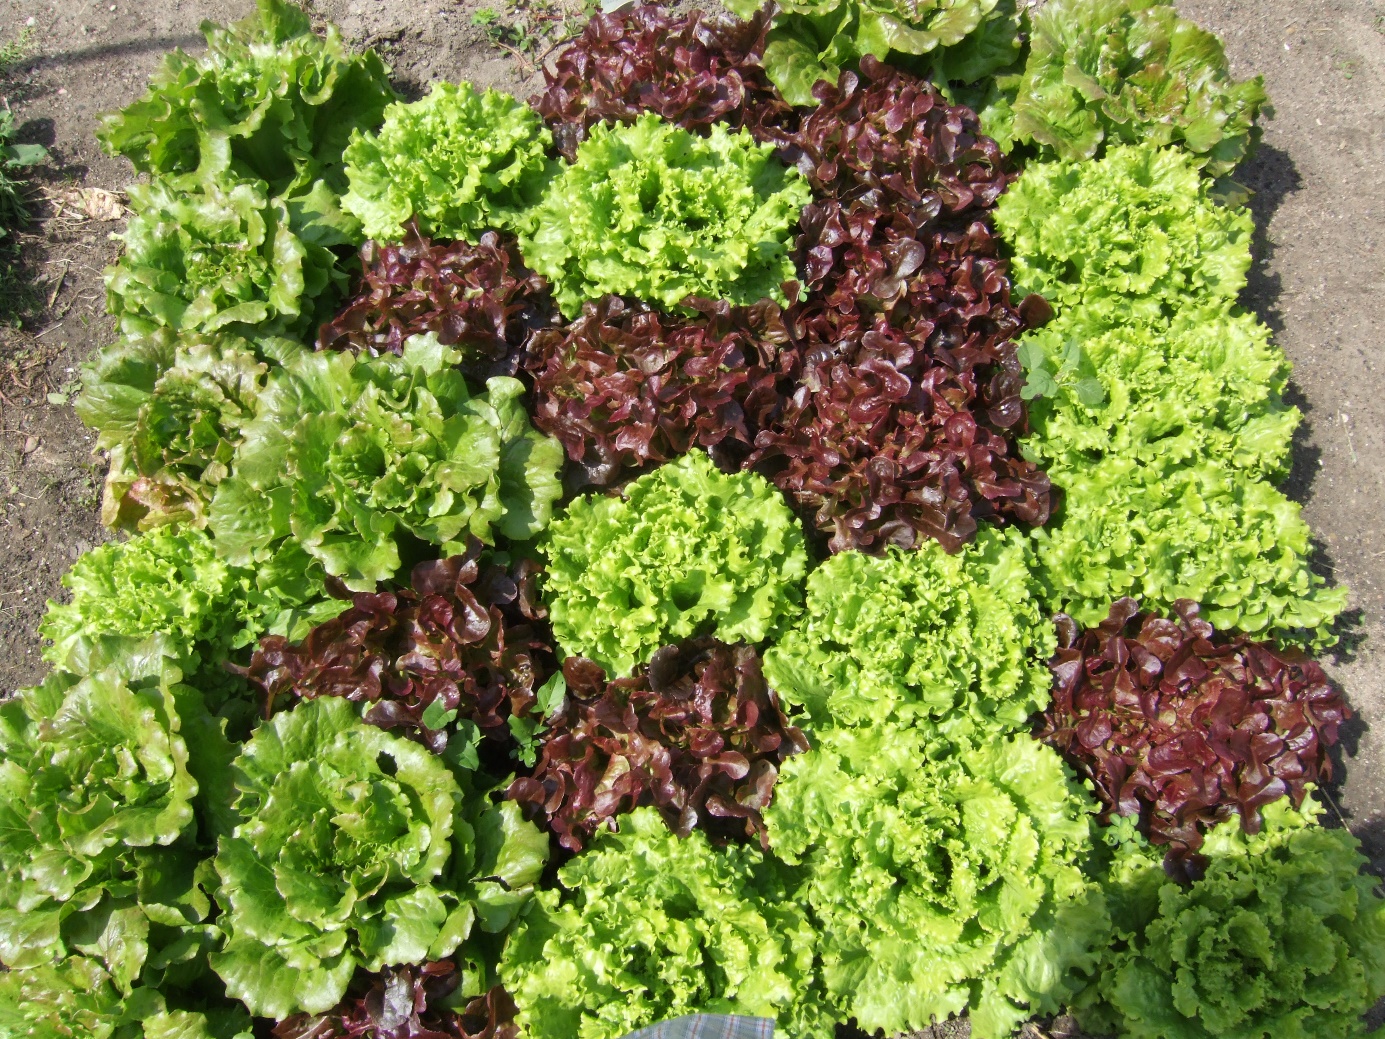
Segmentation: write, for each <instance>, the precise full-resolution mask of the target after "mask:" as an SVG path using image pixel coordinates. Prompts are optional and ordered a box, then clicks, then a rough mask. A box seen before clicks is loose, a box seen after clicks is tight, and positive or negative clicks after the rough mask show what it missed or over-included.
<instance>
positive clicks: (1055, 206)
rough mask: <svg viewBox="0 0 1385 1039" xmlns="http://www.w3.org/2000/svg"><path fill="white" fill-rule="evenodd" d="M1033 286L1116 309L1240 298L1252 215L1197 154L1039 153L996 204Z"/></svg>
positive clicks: (1173, 309) (1017, 277) (1118, 313)
mask: <svg viewBox="0 0 1385 1039" xmlns="http://www.w3.org/2000/svg"><path fill="white" fill-rule="evenodd" d="M995 222H996V227H997V228H998V229H999V230H1000V232H1001V234H1002V236H1003V237H1004V238H1005V240H1006V242H1007V244H1008V245H1009V247H1010V249H1011V251H1012V253H1013V256H1014V258H1013V260H1012V262H1011V272H1012V277H1013V280H1014V282H1015V284H1016V285H1017V286H1020V287H1022V289H1023V291H1024V292H1037V293H1040V294H1041V295H1043V296H1044V298H1045V299H1047V300H1049V301H1050V302H1052V303H1054V304H1057V305H1059V307H1060V309H1061V308H1062V307H1064V306H1066V307H1073V306H1077V305H1079V304H1081V305H1083V306H1084V307H1086V308H1088V309H1089V310H1093V311H1095V312H1096V313H1097V314H1099V315H1100V316H1101V317H1103V318H1104V319H1106V320H1111V319H1112V318H1119V319H1122V320H1126V319H1129V318H1138V317H1145V318H1150V319H1153V318H1157V317H1160V316H1163V317H1167V318H1173V317H1175V316H1176V315H1177V314H1178V313H1179V312H1180V311H1182V310H1183V309H1184V308H1185V307H1187V306H1188V304H1189V302H1190V301H1193V300H1196V301H1197V302H1198V303H1199V304H1200V305H1202V306H1211V305H1213V304H1221V305H1223V306H1225V305H1229V304H1231V303H1234V302H1235V299H1236V295H1237V293H1239V292H1240V291H1241V289H1243V288H1244V287H1245V283H1246V272H1247V271H1248V270H1249V269H1250V236H1251V231H1252V230H1253V224H1254V222H1253V220H1252V218H1251V215H1250V213H1249V212H1247V211H1245V210H1237V209H1231V208H1228V207H1226V206H1222V205H1219V204H1218V203H1217V202H1216V201H1214V200H1213V198H1212V196H1211V184H1210V182H1208V181H1205V180H1204V179H1203V178H1202V177H1201V175H1200V173H1199V171H1198V168H1197V166H1196V164H1195V163H1194V161H1193V159H1192V157H1191V156H1190V155H1189V154H1188V153H1187V152H1186V151H1182V150H1180V149H1177V148H1157V147H1155V146H1153V145H1149V144H1141V145H1131V146H1121V147H1116V148H1111V149H1110V150H1108V151H1107V153H1106V156H1105V157H1104V158H1102V159H1100V160H1098V161H1096V162H1055V163H1033V164H1031V165H1030V166H1029V168H1028V169H1027V170H1026V171H1025V173H1024V175H1023V176H1022V177H1020V179H1019V181H1018V182H1017V183H1016V184H1015V186H1014V187H1012V188H1011V189H1010V191H1009V192H1008V193H1006V194H1005V195H1004V196H1003V197H1002V198H1001V200H1000V202H999V204H998V205H997V206H996V210H995Z"/></svg>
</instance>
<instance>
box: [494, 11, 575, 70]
mask: <svg viewBox="0 0 1385 1039" xmlns="http://www.w3.org/2000/svg"><path fill="white" fill-rule="evenodd" d="M600 9H601V5H600V3H599V2H598V0H519V2H517V3H514V4H511V5H507V6H506V7H505V8H504V9H503V10H497V9H496V8H494V7H482V8H480V9H478V10H476V11H474V12H472V15H471V24H472V25H474V26H476V27H477V28H479V29H482V30H483V31H484V32H485V35H486V38H487V39H488V40H490V42H491V44H492V45H493V46H495V47H496V48H498V49H500V50H503V51H505V52H506V53H508V54H510V55H512V56H514V57H515V58H516V59H518V60H519V62H520V64H521V65H522V66H524V68H525V69H526V71H531V70H532V69H534V68H536V67H537V66H538V64H539V63H540V62H541V61H542V60H543V57H544V55H545V54H546V53H547V52H548V51H549V50H551V49H552V48H553V47H555V46H557V45H558V44H560V43H562V42H564V41H565V40H570V39H571V38H572V37H574V36H576V35H577V34H578V33H580V32H581V31H582V28H583V27H584V26H585V25H586V23H587V20H588V19H589V18H591V16H592V15H593V14H595V13H596V12H597V11H599V10H600Z"/></svg>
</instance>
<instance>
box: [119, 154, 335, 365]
mask: <svg viewBox="0 0 1385 1039" xmlns="http://www.w3.org/2000/svg"><path fill="white" fill-rule="evenodd" d="M130 201H131V205H132V207H133V209H134V215H133V216H132V217H131V218H130V224H129V226H128V227H127V228H126V230H125V233H124V234H123V235H122V236H121V238H122V239H123V241H124V242H125V252H124V255H122V256H121V258H120V260H119V261H118V262H117V263H116V264H115V265H114V266H112V267H108V268H107V269H106V309H107V310H108V311H109V312H110V313H111V315H112V316H113V317H114V318H116V321H117V323H118V325H119V328H120V331H121V332H122V333H123V334H125V335H127V336H139V335H149V334H151V333H154V332H157V331H158V330H160V329H168V330H170V331H171V332H174V333H204V334H205V333H211V332H216V331H218V330H220V329H225V330H226V331H227V332H231V333H235V334H238V335H244V336H246V337H250V338H253V337H254V336H256V335H265V334H273V333H280V334H284V335H289V336H298V335H300V334H303V333H306V332H307V331H308V330H309V329H311V328H314V327H316V325H317V323H318V322H319V321H322V320H325V319H326V318H327V317H328V316H330V310H329V309H327V308H330V307H331V306H332V305H333V304H334V303H335V300H336V298H337V296H338V295H339V294H340V293H341V292H343V291H344V290H345V289H346V281H347V278H346V272H345V270H344V269H343V268H342V265H341V262H340V258H339V257H338V256H337V254H336V253H334V252H332V248H333V247H335V246H342V245H350V244H352V238H353V233H352V221H351V219H350V218H349V217H346V216H345V214H343V213H342V212H341V210H340V209H339V208H338V207H337V202H336V198H335V197H334V196H333V195H332V194H331V193H330V192H329V191H327V190H326V188H325V186H323V185H322V184H318V185H317V186H316V187H315V188H314V189H313V191H312V193H311V194H309V195H306V196H304V197H303V198H301V199H298V200H294V201H287V202H286V201H285V200H284V199H283V198H280V197H270V196H269V195H267V194H266V193H265V185H264V184H263V182H255V181H241V182H234V183H227V184H221V183H217V184H214V185H212V186H209V187H208V188H207V189H206V190H204V191H201V192H192V191H184V190H180V189H176V188H174V187H171V186H170V185H169V184H167V183H166V182H163V181H157V180H156V181H154V182H152V183H150V184H136V185H132V186H131V188H130Z"/></svg>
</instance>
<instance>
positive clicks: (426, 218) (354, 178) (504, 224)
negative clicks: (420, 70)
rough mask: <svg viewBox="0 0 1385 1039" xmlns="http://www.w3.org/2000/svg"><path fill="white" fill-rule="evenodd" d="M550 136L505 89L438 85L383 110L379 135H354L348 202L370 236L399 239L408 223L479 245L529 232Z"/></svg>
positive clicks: (349, 153)
mask: <svg viewBox="0 0 1385 1039" xmlns="http://www.w3.org/2000/svg"><path fill="white" fill-rule="evenodd" d="M552 142H553V137H552V135H551V134H550V133H549V132H548V130H547V128H545V127H544V125H543V121H542V120H541V119H540V118H539V116H538V113H537V112H535V111H534V110H533V109H532V108H530V107H529V106H528V105H525V104H523V103H522V102H519V101H516V100H515V99H514V98H512V97H510V95H508V94H502V93H501V92H500V91H498V90H486V91H485V92H481V91H478V90H476V89H475V88H473V87H472V86H471V84H469V83H460V84H456V83H437V84H434V86H433V88H432V89H431V90H430V91H429V92H428V95H427V96H426V97H424V98H423V99H422V100H420V101H415V102H413V103H412V104H403V103H402V102H396V103H395V104H392V105H390V107H389V108H387V109H386V110H385V119H384V125H383V126H381V127H380V129H379V131H378V132H376V133H361V132H360V131H357V132H356V133H354V134H352V137H351V144H350V146H349V147H348V148H347V149H346V161H347V167H346V172H347V175H348V177H349V178H350V182H351V190H350V191H348V192H347V193H346V195H345V196H343V198H342V205H343V207H345V208H346V210H347V211H348V212H350V213H354V214H355V215H356V216H357V217H358V218H359V219H360V221H361V225H362V227H363V228H364V229H365V234H366V236H367V237H368V238H372V239H374V240H375V241H377V242H396V241H399V240H401V239H402V238H404V236H405V225H406V224H408V222H409V221H410V219H412V220H414V221H415V222H416V225H417V228H418V231H419V232H420V233H422V234H424V235H426V236H427V237H430V238H444V239H457V238H460V239H464V240H466V241H468V242H475V241H476V240H477V238H478V237H479V236H480V234H481V232H482V231H485V230H487V229H491V230H502V229H509V228H519V227H523V226H527V223H528V220H529V214H528V210H529V207H531V206H532V205H534V203H536V202H538V200H539V197H540V195H542V193H543V189H544V185H545V183H546V181H547V180H548V178H549V177H550V176H551V175H552V172H553V171H552V170H551V169H550V166H551V163H550V162H549V159H548V158H547V154H546V153H547V149H548V146H549V145H550V144H552Z"/></svg>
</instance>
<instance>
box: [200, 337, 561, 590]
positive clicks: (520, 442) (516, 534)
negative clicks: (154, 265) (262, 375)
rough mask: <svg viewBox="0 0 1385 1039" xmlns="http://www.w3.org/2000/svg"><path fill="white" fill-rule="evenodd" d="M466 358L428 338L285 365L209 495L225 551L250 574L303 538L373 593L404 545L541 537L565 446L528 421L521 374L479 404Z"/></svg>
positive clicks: (494, 384)
mask: <svg viewBox="0 0 1385 1039" xmlns="http://www.w3.org/2000/svg"><path fill="white" fill-rule="evenodd" d="M459 359H460V355H459V354H458V353H457V351H455V350H452V349H450V348H446V347H443V346H441V345H439V343H438V341H437V337H436V336H435V335H431V334H430V335H426V336H416V337H414V338H412V339H411V340H409V342H408V343H407V344H406V345H405V348H404V353H403V355H402V356H396V355H394V354H386V355H383V356H380V357H373V358H372V357H359V358H358V357H356V356H354V355H352V354H347V353H322V354H305V355H303V356H302V357H299V358H297V359H295V360H292V361H290V362H289V363H288V364H287V365H285V366H284V367H283V368H281V369H279V370H277V371H275V372H274V373H273V375H272V376H271V377H270V379H269V381H268V384H267V386H266V388H265V390H264V392H263V393H262V394H261V395H260V399H259V410H258V413H257V416H256V418H255V420H254V421H253V422H251V423H249V424H247V425H246V426H245V427H244V430H243V441H242V444H241V447H240V448H239V450H238V451H237V454H236V456H235V459H234V462H233V466H232V474H231V476H230V477H228V478H227V479H225V480H223V481H222V482H221V483H220V484H219V485H218V486H217V488H216V493H215V495H214V496H213V498H212V504H211V510H210V513H209V520H208V522H209V526H210V528H211V529H212V531H213V532H214V533H215V535H216V546H217V550H218V551H219V552H221V553H222V554H223V555H224V556H225V557H226V558H227V559H228V560H230V561H231V562H232V563H235V564H237V565H242V566H253V565H254V564H255V563H257V562H260V561H265V560H269V559H272V558H273V557H274V555H275V554H276V553H278V552H279V551H280V550H281V548H280V546H283V545H285V544H289V543H296V544H297V545H299V546H301V548H302V550H303V551H305V552H306V553H307V554H308V555H310V556H311V557H312V558H314V559H316V560H318V561H319V562H320V563H321V564H322V566H323V567H325V569H326V571H327V572H328V573H330V574H334V575H336V576H339V577H341V578H342V579H343V580H345V581H346V582H347V584H348V585H349V586H351V587H353V588H357V589H372V590H373V589H374V586H375V584H376V582H378V581H383V580H386V579H388V578H390V577H393V576H394V574H395V573H396V572H397V571H398V570H399V569H400V567H401V566H402V557H401V555H400V543H401V541H404V540H405V539H409V538H413V539H418V540H420V541H424V542H427V543H430V544H433V545H437V546H440V548H441V550H442V552H443V554H456V553H461V552H463V551H465V545H466V539H467V537H468V536H470V535H475V536H476V537H478V538H480V539H481V540H483V541H485V542H487V543H493V542H494V540H495V537H496V535H497V534H500V535H504V536H505V537H507V538H511V539H514V540H525V539H527V538H530V537H532V536H533V535H534V534H536V533H538V531H539V530H541V529H542V528H543V527H544V526H545V525H546V524H547V523H548V519H549V517H550V515H551V514H552V507H553V503H554V502H555V501H557V499H558V498H559V497H560V496H561V494H562V486H561V482H560V478H559V473H560V471H561V468H562V464H563V449H562V446H561V445H560V444H559V443H558V442H557V441H556V440H553V439H551V438H549V437H545V436H542V435H540V434H539V433H537V432H535V431H534V430H533V428H532V427H531V426H530V425H529V420H528V418H527V416H526V415H525V412H524V406H523V403H522V401H521V395H522V394H523V386H522V385H521V384H520V382H519V381H518V380H516V379H512V378H508V377H503V376H502V377H496V378H493V379H490V380H489V381H488V382H487V384H486V392H485V393H484V394H483V395H477V396H473V395H472V393H471V391H470V390H469V389H468V388H467V384H466V380H465V379H464V378H463V376H462V373H461V372H460V371H458V370H457V369H456V368H455V367H454V366H455V364H456V363H457V361H458V360H459Z"/></svg>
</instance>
